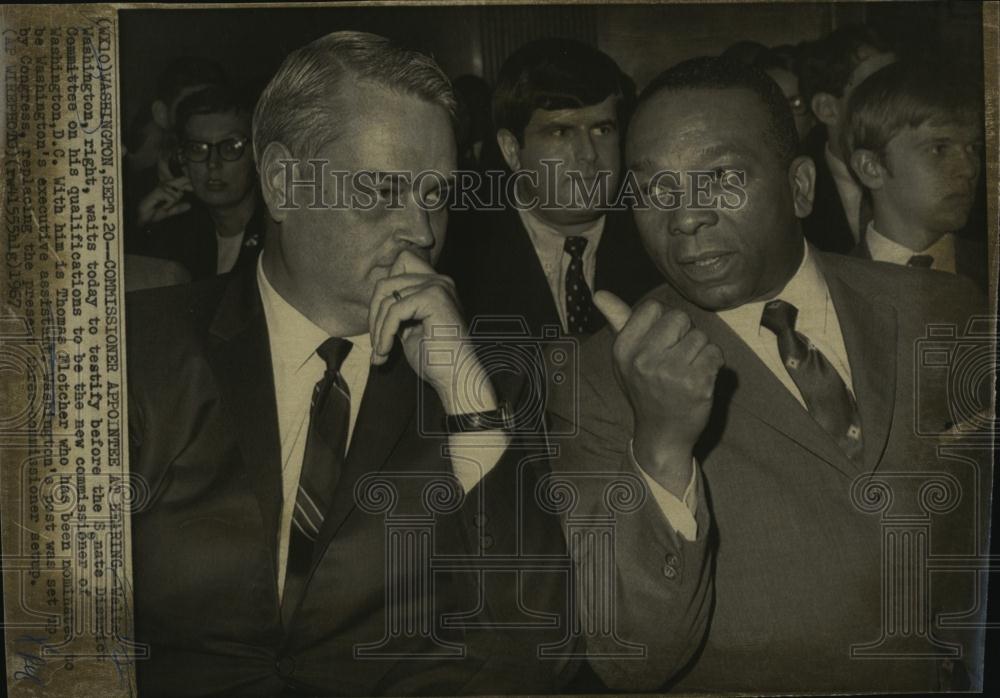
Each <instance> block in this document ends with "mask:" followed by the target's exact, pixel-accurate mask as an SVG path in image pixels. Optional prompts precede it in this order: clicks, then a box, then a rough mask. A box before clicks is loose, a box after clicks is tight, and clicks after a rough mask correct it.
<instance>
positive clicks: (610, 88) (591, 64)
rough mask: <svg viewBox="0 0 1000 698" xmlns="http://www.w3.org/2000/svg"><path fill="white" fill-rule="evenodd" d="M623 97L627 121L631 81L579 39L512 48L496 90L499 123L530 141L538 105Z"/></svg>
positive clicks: (566, 105) (586, 103) (589, 103)
mask: <svg viewBox="0 0 1000 698" xmlns="http://www.w3.org/2000/svg"><path fill="white" fill-rule="evenodd" d="M611 96H614V97H619V102H618V112H619V114H618V119H619V124H620V125H622V126H623V125H624V122H625V118H624V117H625V116H626V115H627V113H628V109H629V107H630V106H631V101H632V100H631V99H630V97H631V95H630V94H629V89H628V82H627V81H626V80H625V79H624V77H623V75H622V72H621V70H619V68H618V65H617V64H616V63H615V62H614V61H613V60H612V59H611V58H610V57H609V56H607V55H606V54H604V53H601V52H600V51H598V50H597V49H596V48H594V47H592V46H588V45H587V44H584V43H581V42H579V41H574V40H573V39H555V38H549V39H539V40H537V41H532V42H530V43H528V44H525V45H524V46H522V47H521V48H519V49H518V50H517V51H515V52H514V53H512V54H511V55H510V56H509V57H508V58H507V60H506V61H504V64H503V67H502V68H501V69H500V75H499V77H498V78H497V85H496V88H495V89H494V91H493V123H494V126H496V128H498V129H501V128H505V129H507V130H508V131H510V132H511V133H513V134H514V136H515V137H516V138H517V140H518V141H521V142H522V143H523V141H524V127H525V126H527V125H528V122H529V121H530V120H531V115H532V113H534V111H535V110H536V109H546V110H552V109H578V108H582V107H589V106H593V105H595V104H600V103H601V102H603V101H604V100H605V99H607V98H608V97H611Z"/></svg>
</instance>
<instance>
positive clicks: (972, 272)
mask: <svg viewBox="0 0 1000 698" xmlns="http://www.w3.org/2000/svg"><path fill="white" fill-rule="evenodd" d="M988 252H989V250H988V248H987V245H985V244H984V241H982V240H974V239H972V238H970V237H968V236H967V235H965V234H962V233H956V234H955V273H956V274H960V275H962V276H964V277H967V278H969V279H971V280H972V281H973V282H975V284H976V286H977V287H978V288H979V291H980V293H983V294H985V293H986V291H987V286H988V272H989V256H988ZM851 254H852V255H853V256H855V257H859V258H861V259H871V258H872V253H871V250H869V249H868V240H867V239H866V238H865V235H864V233H862V235H861V242H859V243H858V244H857V245H856V246H855V247H854V249H853V250H851Z"/></svg>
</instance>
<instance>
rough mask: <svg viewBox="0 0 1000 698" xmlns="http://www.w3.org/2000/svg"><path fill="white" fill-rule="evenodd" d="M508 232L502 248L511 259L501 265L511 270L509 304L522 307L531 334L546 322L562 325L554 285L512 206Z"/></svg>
mask: <svg viewBox="0 0 1000 698" xmlns="http://www.w3.org/2000/svg"><path fill="white" fill-rule="evenodd" d="M505 218H506V220H507V226H508V227H507V231H508V232H507V234H505V235H503V236H501V238H500V239H501V240H502V245H503V248H504V250H503V252H502V254H504V256H505V257H507V259H509V263H507V264H504V265H502V266H500V267H499V269H501V270H502V273H503V274H505V275H506V274H510V276H509V277H508V278H510V286H509V291H510V294H511V299H510V303H509V305H510V307H512V308H521V309H523V315H524V317H525V319H526V320H527V322H528V327H529V328H530V329H531V332H532V336H535V337H537V336H540V335H541V329H542V326H543V325H556V326H559V327H561V326H562V322H561V321H560V319H559V308H558V306H557V305H556V299H555V298H553V297H552V289H551V288H550V287H549V282H548V279H546V278H545V270H544V269H542V262H541V260H539V259H538V253H537V252H536V251H535V246H534V245H533V244H532V243H531V236H530V235H528V231H527V230H526V229H525V227H524V224H523V223H522V222H521V219H520V217H519V216H518V215H517V212H516V211H514V210H513V209H511V210H509V211H508V212H507V213H506V214H505Z"/></svg>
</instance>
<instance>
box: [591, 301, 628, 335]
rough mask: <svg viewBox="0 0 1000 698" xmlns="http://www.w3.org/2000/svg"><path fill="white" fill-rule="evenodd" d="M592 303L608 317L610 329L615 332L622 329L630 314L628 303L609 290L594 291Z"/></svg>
mask: <svg viewBox="0 0 1000 698" xmlns="http://www.w3.org/2000/svg"><path fill="white" fill-rule="evenodd" d="M594 305H596V306H597V309H598V310H600V311H601V312H602V313H603V314H604V317H606V318H607V319H608V324H610V325H611V329H613V330H614V331H615V333H616V334H617V333H618V332H621V331H622V328H623V327H625V323H626V322H628V319H629V318H630V317H631V316H632V309H631V308H630V307H629V306H628V303H626V302H625V301H623V300H622V299H621V298H619V297H618V296H616V295H615V294H613V293H611V292H609V291H598V292H597V293H595V294H594Z"/></svg>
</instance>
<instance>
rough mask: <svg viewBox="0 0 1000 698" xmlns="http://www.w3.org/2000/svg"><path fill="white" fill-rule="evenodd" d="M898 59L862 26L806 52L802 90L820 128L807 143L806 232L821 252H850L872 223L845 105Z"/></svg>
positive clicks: (848, 28) (843, 30)
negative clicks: (810, 166)
mask: <svg viewBox="0 0 1000 698" xmlns="http://www.w3.org/2000/svg"><path fill="white" fill-rule="evenodd" d="M895 59H896V56H895V54H894V53H893V52H892V50H891V49H890V48H889V46H888V44H887V43H886V42H885V41H884V40H882V39H881V38H880V37H879V36H878V35H877V34H876V33H875V32H874V31H873V30H872V29H871V28H869V27H867V26H865V25H863V24H849V25H846V26H844V27H841V28H840V29H837V30H836V31H835V32H833V33H832V34H830V35H829V36H827V37H825V38H822V39H820V40H818V41H816V42H813V43H810V44H806V45H805V46H804V48H803V58H802V63H801V69H800V71H799V86H800V89H801V90H802V96H803V97H804V98H805V99H806V101H807V103H808V104H809V106H810V108H811V109H812V112H813V114H814V115H815V116H816V119H817V120H818V121H819V122H820V125H819V126H818V127H817V128H815V129H814V130H813V134H812V135H811V136H810V138H808V139H807V141H806V144H805V153H806V154H807V155H809V157H811V158H812V159H813V162H814V163H816V187H815V189H816V193H815V196H814V197H813V208H812V212H811V213H810V214H809V215H808V216H806V217H805V219H803V221H802V229H803V231H804V232H805V236H806V240H808V241H809V242H811V243H812V244H813V245H815V246H816V247H818V248H819V249H821V250H824V251H827V252H840V253H844V254H846V253H848V252H850V251H851V250H852V249H854V246H855V245H857V243H858V241H859V240H860V239H861V233H862V232H863V231H864V229H865V227H866V226H867V224H868V221H869V220H870V219H871V210H870V207H868V206H867V204H866V202H865V201H864V197H863V196H862V189H861V187H860V186H859V185H858V182H857V180H855V179H854V177H853V176H852V175H851V169H850V165H849V161H850V154H849V153H847V152H845V147H846V146H845V145H844V138H843V137H844V131H845V129H846V125H847V121H846V115H847V102H848V100H849V99H850V98H851V93H852V92H853V91H854V90H855V89H856V88H857V87H858V85H860V84H861V83H863V82H864V80H865V78H867V77H868V76H869V75H871V74H872V73H874V72H875V71H876V70H878V69H879V68H882V67H884V66H886V65H888V64H889V63H892V62H893V61H894V60H895Z"/></svg>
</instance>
